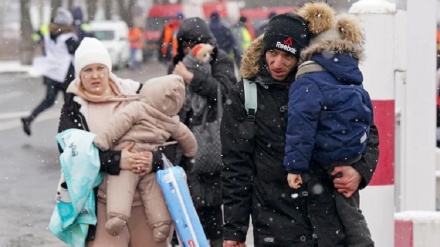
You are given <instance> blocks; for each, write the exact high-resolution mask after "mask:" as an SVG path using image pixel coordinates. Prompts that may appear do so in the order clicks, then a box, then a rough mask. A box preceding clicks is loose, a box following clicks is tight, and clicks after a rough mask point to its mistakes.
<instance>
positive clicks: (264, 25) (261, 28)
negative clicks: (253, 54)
mask: <svg viewBox="0 0 440 247" xmlns="http://www.w3.org/2000/svg"><path fill="white" fill-rule="evenodd" d="M276 15H277V13H276V12H274V11H272V12H270V13H269V15H268V16H267V20H266V21H265V22H263V23H262V24H261V25H260V26H259V27H257V28H255V38H257V37H259V36H260V35H262V34H263V33H264V32H265V31H266V28H267V24H268V23H269V20H270V19H272V18H273V17H274V16H276Z"/></svg>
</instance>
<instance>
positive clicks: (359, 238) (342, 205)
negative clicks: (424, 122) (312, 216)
mask: <svg viewBox="0 0 440 247" xmlns="http://www.w3.org/2000/svg"><path fill="white" fill-rule="evenodd" d="M303 12H305V13H308V14H307V15H304V16H305V20H306V21H307V23H308V25H309V30H310V31H311V32H312V33H313V38H312V39H311V40H310V44H309V47H308V48H306V49H304V50H303V51H302V52H301V60H302V61H303V62H302V63H301V65H300V66H299V67H298V72H297V74H296V80H295V82H293V83H292V84H291V86H290V89H289V103H288V106H287V109H288V116H289V117H288V123H287V130H286V148H285V156H284V167H285V169H286V171H287V172H288V175H287V182H288V184H289V186H290V187H291V188H292V189H298V188H299V187H300V186H301V184H302V183H303V181H302V177H303V175H302V174H305V173H306V172H307V170H308V168H309V163H311V162H313V163H316V164H317V165H318V166H320V167H321V168H322V169H324V170H326V171H327V172H328V176H329V177H330V178H337V177H338V172H337V171H338V169H339V168H340V167H344V166H351V165H353V164H355V163H356V162H357V161H358V160H360V158H361V155H362V153H363V152H364V151H365V147H366V145H367V139H368V134H369V132H370V125H371V124H372V123H373V104H372V102H371V98H370V95H369V94H368V92H367V91H366V90H365V89H364V87H363V75H362V72H361V70H360V69H359V63H360V61H362V59H363V58H364V53H363V50H364V47H363V44H364V38H363V37H364V35H363V32H362V28H361V26H360V22H359V20H357V19H356V17H355V16H353V15H348V14H340V15H335V11H334V9H333V8H331V7H330V6H329V5H327V4H326V3H306V4H305V5H304V7H303V8H301V9H300V11H299V13H298V14H300V15H301V14H302V13H303ZM340 27H343V28H340ZM329 54H332V55H331V56H329ZM341 65H343V66H341ZM335 95H337V96H336V97H335ZM312 179H313V178H312ZM333 195H334V201H335V205H336V212H337V215H333V219H332V216H331V215H329V217H328V220H327V221H322V223H328V224H329V226H331V225H332V224H334V221H340V222H341V224H342V226H343V229H344V230H345V231H344V233H345V237H344V243H345V244H346V246H366V247H367V246H368V247H372V246H374V242H373V240H372V238H371V233H370V230H369V229H368V225H367V222H366V220H365V217H364V215H363V214H362V211H360V210H359V208H360V205H359V190H356V191H355V192H354V193H353V194H352V195H351V196H346V195H345V194H343V193H339V192H338V191H336V190H333ZM321 227H325V225H322V226H321Z"/></svg>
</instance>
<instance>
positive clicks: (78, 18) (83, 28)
mask: <svg viewBox="0 0 440 247" xmlns="http://www.w3.org/2000/svg"><path fill="white" fill-rule="evenodd" d="M71 12H72V16H73V27H74V28H75V33H76V36H77V37H78V42H80V43H81V41H82V40H83V39H84V38H85V37H95V35H94V34H93V33H92V32H91V31H90V25H89V23H87V22H84V21H83V20H84V19H83V12H82V9H81V7H76V8H74V9H72V11H71Z"/></svg>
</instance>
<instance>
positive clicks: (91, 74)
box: [79, 63, 110, 96]
mask: <svg viewBox="0 0 440 247" xmlns="http://www.w3.org/2000/svg"><path fill="white" fill-rule="evenodd" d="M79 77H80V79H81V83H82V86H83V87H84V89H85V90H86V91H87V92H88V93H90V94H94V95H98V96H99V95H103V94H104V93H106V92H108V91H109V90H110V88H109V70H108V68H107V67H106V66H105V65H103V64H100V63H94V64H90V65H87V66H86V67H84V68H83V69H82V70H81V73H80V75H79Z"/></svg>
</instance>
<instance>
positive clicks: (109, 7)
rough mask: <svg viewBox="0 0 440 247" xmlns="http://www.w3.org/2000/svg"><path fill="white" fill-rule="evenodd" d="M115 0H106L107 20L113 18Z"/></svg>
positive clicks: (105, 13)
mask: <svg viewBox="0 0 440 247" xmlns="http://www.w3.org/2000/svg"><path fill="white" fill-rule="evenodd" d="M112 7H113V1H112V0H104V17H105V19H106V20H110V19H111V18H112V11H113V8H112Z"/></svg>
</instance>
